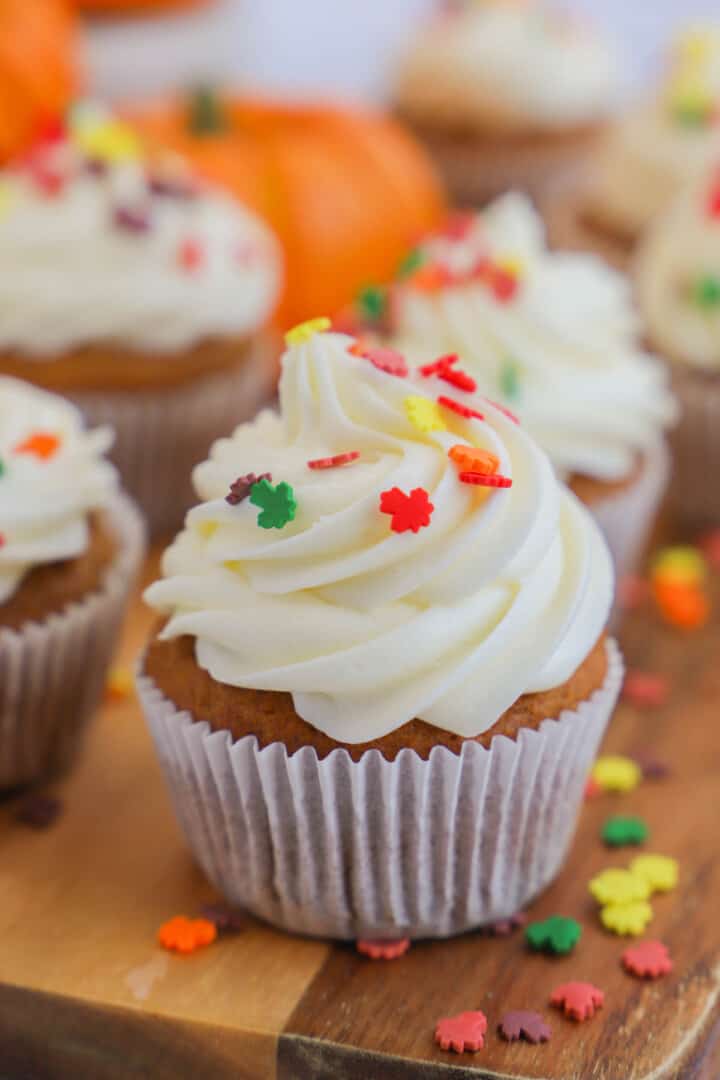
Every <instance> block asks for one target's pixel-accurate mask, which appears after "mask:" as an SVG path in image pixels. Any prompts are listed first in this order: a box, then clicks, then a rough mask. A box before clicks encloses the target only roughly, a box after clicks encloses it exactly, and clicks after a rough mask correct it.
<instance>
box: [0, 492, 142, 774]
mask: <svg viewBox="0 0 720 1080" xmlns="http://www.w3.org/2000/svg"><path fill="white" fill-rule="evenodd" d="M108 514H109V517H110V524H111V527H112V530H113V533H114V534H115V536H116V538H117V542H118V549H117V553H116V555H115V558H114V560H113V562H112V564H111V565H110V566H109V568H108V569H107V571H106V573H105V576H104V579H103V582H102V584H101V586H100V588H99V589H97V590H95V591H94V592H92V593H91V594H90V595H88V597H87V598H86V599H84V600H81V601H79V602H77V603H74V604H71V605H69V606H68V607H67V608H66V609H65V610H64V611H62V612H58V613H55V614H52V615H50V616H48V618H46V619H43V620H42V621H41V622H29V623H28V624H27V625H24V626H21V627H20V628H19V629H17V630H10V629H3V628H2V626H0V789H8V788H13V787H19V786H20V785H25V784H29V783H34V782H36V781H40V780H45V779H48V778H50V777H53V776H56V775H58V774H59V773H62V772H64V771H65V770H67V769H68V768H69V766H70V765H71V764H72V762H73V761H74V759H75V757H76V756H77V753H78V750H79V748H80V746H81V743H82V738H83V735H84V734H85V730H86V728H87V726H88V723H89V721H90V720H91V718H92V715H93V713H94V712H95V710H96V708H97V705H98V703H99V701H100V698H101V696H102V693H103V688H104V685H105V679H106V675H107V670H108V667H109V665H110V662H111V660H112V656H113V652H114V649H115V645H116V643H117V638H118V634H119V631H120V627H121V624H122V618H123V614H124V611H125V607H126V603H127V599H128V594H129V592H130V589H131V587H132V585H133V582H134V579H135V576H136V574H137V571H138V569H139V566H140V562H141V559H142V556H143V551H144V526H143V522H142V519H141V517H140V515H139V513H138V511H137V510H136V509H135V507H134V505H133V504H132V502H131V501H130V500H129V499H127V498H126V497H125V496H122V495H119V496H117V497H116V498H115V499H114V500H113V502H112V503H111V505H110V506H109V507H108Z"/></svg>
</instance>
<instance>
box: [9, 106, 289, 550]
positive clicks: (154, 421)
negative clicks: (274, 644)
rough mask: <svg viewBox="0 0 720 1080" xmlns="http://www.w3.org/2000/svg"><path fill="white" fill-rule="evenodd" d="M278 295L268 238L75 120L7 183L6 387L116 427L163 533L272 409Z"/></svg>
mask: <svg viewBox="0 0 720 1080" xmlns="http://www.w3.org/2000/svg"><path fill="white" fill-rule="evenodd" d="M279 284H280V269H279V256H278V252H277V249H276V245H275V242H274V240H273V238H272V236H271V234H270V233H269V232H268V230H267V229H266V228H265V227H264V226H263V225H262V224H261V223H260V222H259V220H258V219H256V218H255V217H254V216H253V215H252V214H250V213H249V212H247V211H246V210H244V209H243V208H242V207H241V206H240V205H239V204H237V203H235V202H234V201H233V200H232V199H230V198H229V197H228V196H226V195H223V194H219V193H217V192H215V191H212V190H209V189H205V188H202V187H200V186H199V184H198V183H197V181H196V180H195V179H194V178H193V177H192V175H191V174H190V173H189V172H188V171H187V170H186V169H185V167H184V166H183V165H182V164H181V163H178V162H177V161H175V160H174V159H173V160H169V159H163V158H158V159H157V160H155V159H152V160H144V159H143V158H142V157H141V155H140V148H139V145H138V142H137V139H136V137H135V136H134V135H133V133H132V132H131V131H130V130H129V129H127V128H125V127H124V126H123V125H121V124H118V123H116V122H114V121H113V120H112V119H110V118H108V117H107V115H105V114H104V113H102V112H101V111H97V110H94V109H92V108H89V107H85V108H84V109H78V110H76V112H75V113H74V115H73V118H72V119H71V122H70V125H69V127H68V128H65V127H63V126H62V125H58V126H57V128H56V130H53V131H52V132H48V135H47V138H46V139H45V140H44V141H43V142H42V143H40V144H39V145H37V146H36V147H35V148H34V150H33V151H32V153H31V154H30V155H29V156H28V157H27V158H26V159H25V160H24V161H23V162H22V163H21V164H20V165H18V167H17V168H15V169H13V170H8V171H6V173H5V174H4V175H3V176H2V214H1V215H0V373H5V374H10V375H14V376H20V377H23V378H27V379H29V380H31V381H33V382H34V383H36V384H38V385H40V386H44V387H46V388H49V389H52V390H57V391H61V392H63V393H65V394H67V395H68V396H70V397H71V398H72V399H73V400H74V401H76V402H77V403H78V404H79V405H80V406H81V408H82V409H83V411H84V412H85V414H86V416H87V417H88V419H89V420H90V422H91V423H97V422H110V423H112V425H113V427H114V428H115V430H116V433H117V438H116V444H115V447H114V450H113V457H114V460H115V461H116V463H117V464H118V466H119V468H120V470H121V472H122V475H123V479H124V482H125V485H126V487H127V488H128V490H129V491H130V492H131V494H133V495H134V496H135V497H136V498H137V500H138V502H139V503H140V505H141V507H142V509H143V510H144V511H145V513H146V514H147V516H148V519H149V521H150V524H151V526H152V528H153V530H154V531H157V530H160V529H163V528H169V527H170V526H171V525H172V524H174V523H175V524H176V523H177V522H178V521H179V520H181V517H182V513H183V511H184V510H185V509H186V507H187V505H188V502H189V499H190V492H189V490H188V485H187V470H188V469H189V468H190V467H191V465H192V463H193V462H195V461H197V460H198V459H199V458H200V457H202V456H203V454H204V453H206V452H207V448H208V446H209V445H210V442H211V441H212V439H213V438H214V437H215V436H217V435H219V434H222V433H224V432H226V431H229V430H230V428H231V427H232V425H233V423H234V422H235V421H236V420H237V418H238V417H242V416H243V415H245V416H248V415H252V414H253V413H254V411H255V409H256V408H257V406H258V405H259V403H260V402H262V401H263V400H264V399H265V398H266V397H267V395H268V393H269V391H270V387H271V383H272V365H271V364H270V363H269V362H268V357H267V355H266V348H265V343H264V341H263V338H262V336H261V335H260V334H259V331H260V330H261V328H262V326H263V324H264V323H265V322H266V320H267V318H268V316H269V314H270V312H271V310H272V307H273V303H274V302H275V299H276V297H277V295H278V290H279Z"/></svg>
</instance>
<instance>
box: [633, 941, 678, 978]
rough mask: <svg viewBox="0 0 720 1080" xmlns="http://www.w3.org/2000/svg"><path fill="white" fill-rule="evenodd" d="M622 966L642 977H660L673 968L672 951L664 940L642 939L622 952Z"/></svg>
mask: <svg viewBox="0 0 720 1080" xmlns="http://www.w3.org/2000/svg"><path fill="white" fill-rule="evenodd" d="M622 966H623V967H624V968H625V970H626V971H628V972H629V973H630V974H631V975H637V976H638V978H640V979H659V978H660V977H661V976H662V975H669V974H670V972H671V971H672V969H673V962H672V960H671V959H670V952H669V950H668V947H667V945H663V943H662V941H641V942H640V944H639V945H631V946H630V948H629V949H626V950H625V952H624V953H623V954H622Z"/></svg>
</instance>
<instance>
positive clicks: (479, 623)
mask: <svg viewBox="0 0 720 1080" xmlns="http://www.w3.org/2000/svg"><path fill="white" fill-rule="evenodd" d="M312 330H313V327H312V326H305V327H302V328H296V331H295V332H294V333H293V334H291V336H290V340H291V342H292V344H291V346H290V348H289V350H288V352H287V353H286V355H285V357H284V369H283V375H282V379H281V384H280V412H279V414H270V413H264V414H262V416H261V417H260V418H259V419H258V420H256V421H255V422H254V423H252V424H246V425H243V426H241V427H239V428H238V429H237V430H236V431H235V433H234V434H233V436H232V437H231V438H230V439H225V440H221V441H220V442H218V443H217V444H216V445H215V446H214V448H213V450H212V452H211V456H210V460H209V461H207V462H205V463H204V464H203V465H201V466H199V467H198V468H197V469H196V471H195V475H194V479H195V484H196V487H197V491H198V494H199V497H200V499H201V500H202V501H201V503H200V505H198V506H197V507H195V509H193V510H192V511H191V512H190V514H189V515H188V518H187V521H186V525H185V529H184V530H183V532H182V533H181V534H180V536H179V537H178V539H177V540H176V541H175V543H174V544H173V545H172V546H171V547H170V548H169V550H168V551H167V552H166V555H165V558H164V562H163V575H164V577H163V579H162V580H161V581H159V582H157V583H156V584H154V585H153V586H151V588H150V589H149V590H148V592H147V593H146V598H147V600H148V602H149V603H150V604H151V606H152V607H154V608H155V609H156V610H157V611H158V612H160V613H161V614H162V615H163V617H164V620H165V621H164V623H163V624H162V628H161V629H160V631H159V632H158V633H157V634H156V635H155V636H154V638H153V640H152V641H151V642H150V645H149V648H148V650H147V653H146V655H145V657H144V659H143V662H142V666H141V671H140V675H139V689H140V694H141V699H142V702H143V704H144V708H145V711H146V714H147V718H148V721H149V724H150V727H151V730H152V733H153V736H154V739H155V742H156V746H157V750H158V753H159V755H160V759H161V762H162V764H163V767H164V769H165V773H166V776H167V779H168V781H169V783H170V787H171V789H172V793H173V797H174V802H175V807H176V810H177V813H178V815H179V817H180V820H181V822H182V824H183V827H184V829H185V832H186V834H187V838H188V841H189V843H190V845H191V847H192V850H193V852H194V853H195V856H196V857H197V859H198V861H199V862H200V863H201V865H202V866H203V868H204V869H205V871H206V872H207V874H208V876H209V877H210V878H211V880H212V881H213V882H214V884H215V885H216V886H217V887H218V888H220V889H221V890H222V891H223V892H224V893H225V895H226V896H227V897H228V898H229V899H230V900H231V901H232V902H234V903H238V904H241V905H243V906H245V907H247V908H249V909H250V910H251V911H253V912H255V913H256V914H258V915H260V916H261V917H262V918H265V919H268V920H269V921H271V922H274V923H276V924H278V925H280V926H283V927H285V928H287V929H290V930H294V931H299V932H302V933H309V934H319V935H329V936H334V937H343V938H352V937H358V936H366V935H371V936H381V937H383V936H384V937H397V936H403V935H409V936H412V937H422V936H446V935H449V934H454V933H459V932H461V931H463V930H466V929H468V928H469V927H472V926H476V925H478V924H481V923H483V922H486V921H490V920H493V919H497V918H500V917H505V916H508V915H510V914H511V913H513V912H515V911H517V910H518V909H519V908H520V907H522V906H523V905H524V904H525V903H527V902H528V901H529V900H530V899H531V898H532V897H533V896H534V895H535V894H536V893H538V892H539V891H540V890H541V889H542V888H544V886H546V885H547V884H548V882H549V881H550V880H551V879H552V878H553V877H554V875H555V874H556V873H557V871H558V869H559V867H560V865H561V863H562V860H563V858H564V855H565V853H566V850H567V847H568V845H569V842H570V839H571V836H572V833H573V829H574V824H575V817H576V812H577V810H578V807H579V804H580V801H581V798H582V791H583V786H584V782H585V776H586V772H587V769H588V766H589V764H590V762H591V761H592V758H593V755H594V753H595V751H596V749H597V745H598V742H599V740H600V738H601V736H602V733H603V730H604V728H605V725H606V723H607V720H608V717H609V715H610V712H611V710H612V707H613V704H614V701H615V696H616V694H617V690H618V685H619V681H620V677H621V676H620V667H621V664H620V661H619V656H618V652H617V649H616V647H615V645H614V644H613V643H612V642H610V641H608V640H607V639H606V638H605V636H604V627H605V623H606V619H607V615H608V609H609V606H610V599H611V594H612V567H611V562H610V558H609V556H608V552H607V549H606V547H605V544H604V542H603V540H602V537H601V535H600V532H599V530H598V529H597V527H596V526H595V524H594V522H593V521H592V518H591V517H590V516H589V515H588V514H587V512H586V511H585V509H584V508H583V506H582V505H581V504H580V503H579V502H578V500H576V499H575V498H574V497H573V496H572V495H571V494H570V493H569V492H568V491H567V490H565V489H563V488H561V487H560V485H559V484H558V481H557V479H556V478H555V475H554V473H553V471H552V468H551V467H550V464H549V462H548V461H547V458H546V457H545V455H544V454H542V452H541V451H540V450H539V449H538V448H537V447H536V446H535V444H534V443H533V442H532V440H531V439H530V438H529V437H528V436H527V435H526V434H525V433H524V431H523V430H522V428H520V427H519V426H517V424H516V423H515V422H513V421H512V420H511V419H509V418H508V417H507V416H506V415H505V414H504V413H503V412H502V411H501V410H500V409H498V408H496V407H494V406H492V405H488V406H487V408H486V411H485V417H484V419H480V418H479V416H478V414H477V413H473V412H472V411H471V410H468V409H465V408H463V405H462V404H461V403H460V402H459V400H457V397H458V395H457V394H456V393H455V392H454V391H453V390H452V389H449V388H448V385H447V383H445V382H444V381H443V380H442V379H440V378H437V377H428V378H423V377H422V376H420V375H417V376H415V377H413V378H404V377H403V371H404V370H406V368H405V364H404V361H403V359H402V357H400V356H399V355H397V354H395V355H390V354H389V353H388V352H387V350H386V351H384V352H383V351H369V352H368V351H367V350H365V349H364V347H363V346H361V345H360V344H359V343H358V342H355V341H353V339H352V338H349V337H346V336H344V335H339V334H315V335H313V334H312ZM441 398H443V400H444V404H443V403H442V402H441V401H440V399H441ZM448 402H449V404H448ZM478 552H480V553H481V554H480V555H479V556H478ZM499 736H504V737H502V738H500V737H499ZM428 806H432V813H430V814H429V813H428V812H427V808H428Z"/></svg>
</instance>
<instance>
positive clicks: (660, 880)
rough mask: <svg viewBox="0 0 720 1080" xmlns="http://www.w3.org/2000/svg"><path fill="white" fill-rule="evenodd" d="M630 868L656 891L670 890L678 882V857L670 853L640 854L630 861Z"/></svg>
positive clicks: (652, 890) (651, 889) (650, 888)
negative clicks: (671, 855)
mask: <svg viewBox="0 0 720 1080" xmlns="http://www.w3.org/2000/svg"><path fill="white" fill-rule="evenodd" d="M630 870H631V871H632V873H633V874H634V875H635V876H636V877H638V878H640V879H641V880H642V881H644V882H645V883H646V885H647V886H648V888H649V890H650V891H651V892H654V893H656V892H670V891H671V890H672V889H674V888H675V886H676V885H677V883H678V874H679V867H678V863H677V859H672V858H670V856H669V855H638V856H637V857H636V858H634V859H633V861H632V862H631V863H630Z"/></svg>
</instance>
